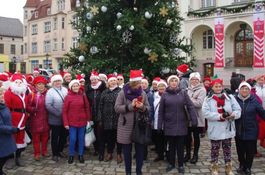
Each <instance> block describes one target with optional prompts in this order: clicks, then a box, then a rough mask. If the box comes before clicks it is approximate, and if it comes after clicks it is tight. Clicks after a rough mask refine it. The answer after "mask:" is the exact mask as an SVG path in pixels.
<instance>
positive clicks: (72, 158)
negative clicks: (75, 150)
mask: <svg viewBox="0 0 265 175" xmlns="http://www.w3.org/2000/svg"><path fill="white" fill-rule="evenodd" d="M73 161H74V156H69V159H68V163H69V164H72V163H73Z"/></svg>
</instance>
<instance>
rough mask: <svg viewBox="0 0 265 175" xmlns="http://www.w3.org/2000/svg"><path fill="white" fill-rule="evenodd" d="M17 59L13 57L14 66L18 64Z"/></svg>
mask: <svg viewBox="0 0 265 175" xmlns="http://www.w3.org/2000/svg"><path fill="white" fill-rule="evenodd" d="M16 59H17V58H16V57H15V56H13V62H14V64H16Z"/></svg>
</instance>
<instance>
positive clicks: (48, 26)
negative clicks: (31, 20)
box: [44, 22, 51, 33]
mask: <svg viewBox="0 0 265 175" xmlns="http://www.w3.org/2000/svg"><path fill="white" fill-rule="evenodd" d="M50 31H51V22H45V23H44V32H45V33H46V32H50Z"/></svg>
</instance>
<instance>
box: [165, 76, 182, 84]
mask: <svg viewBox="0 0 265 175" xmlns="http://www.w3.org/2000/svg"><path fill="white" fill-rule="evenodd" d="M172 78H176V79H177V80H178V82H179V77H178V76H177V75H169V76H168V77H167V83H168V84H169V82H170V80H171V79H172Z"/></svg>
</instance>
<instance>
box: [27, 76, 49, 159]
mask: <svg viewBox="0 0 265 175" xmlns="http://www.w3.org/2000/svg"><path fill="white" fill-rule="evenodd" d="M46 84H47V80H46V79H45V78H44V77H43V76H38V77H36V78H34V81H33V85H34V86H35V88H34V89H33V90H32V92H31V93H30V94H29V95H28V105H27V112H28V113H29V114H30V118H29V123H30V132H31V134H32V141H33V148H34V159H35V160H37V161H39V160H40V154H41V153H42V155H43V156H44V157H50V155H49V154H48V152H47V144H48V139H49V131H50V126H49V124H48V112H46V109H45V97H46V94H47V89H46V88H45V86H46ZM40 141H41V144H42V146H41V148H42V150H41V151H40Z"/></svg>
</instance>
